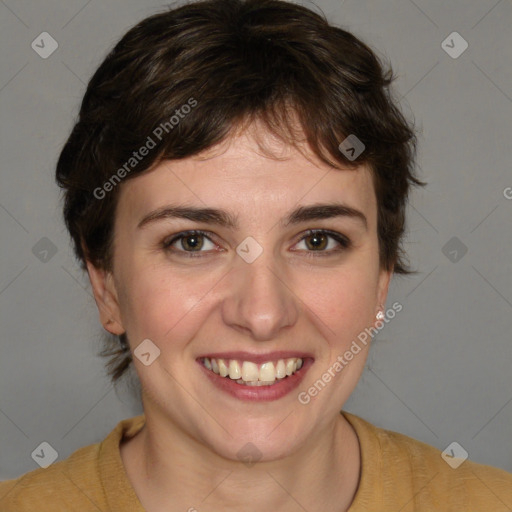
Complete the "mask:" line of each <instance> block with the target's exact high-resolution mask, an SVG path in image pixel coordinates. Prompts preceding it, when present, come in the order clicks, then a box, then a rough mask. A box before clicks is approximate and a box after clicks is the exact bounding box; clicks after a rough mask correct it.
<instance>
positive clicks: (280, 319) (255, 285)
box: [222, 251, 300, 341]
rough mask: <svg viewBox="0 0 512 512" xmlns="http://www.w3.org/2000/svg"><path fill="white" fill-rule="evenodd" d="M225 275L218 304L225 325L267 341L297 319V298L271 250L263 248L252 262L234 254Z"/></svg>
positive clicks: (298, 309)
mask: <svg viewBox="0 0 512 512" xmlns="http://www.w3.org/2000/svg"><path fill="white" fill-rule="evenodd" d="M228 279H229V281H228V283H227V289H228V293H227V296H226V297H225V299H224V301H223V305H222V317H223V320H224V322H225V323H226V325H229V326H230V327H231V328H233V329H236V330H237V331H239V332H241V333H244V334H246V335H248V336H250V337H251V338H252V339H254V340H256V341H268V340H272V339H276V338H278V337H279V336H280V334H281V330H283V329H285V328H290V327H292V326H293V325H295V323H296V322H297V319H298V316H299V311H300V306H299V302H300V301H299V299H298V297H296V295H295V294H294V293H293V291H292V283H291V279H290V278H289V277H288V276H287V274H286V269H283V268H282V267H280V266H279V264H278V262H277V261H276V260H275V258H274V255H273V254H272V251H263V253H262V254H261V255H260V256H259V257H258V258H257V259H256V260H255V261H253V262H252V263H247V262H246V261H244V260H243V259H242V258H238V259H237V261H236V263H235V268H233V269H232V271H231V272H230V273H229V277H228Z"/></svg>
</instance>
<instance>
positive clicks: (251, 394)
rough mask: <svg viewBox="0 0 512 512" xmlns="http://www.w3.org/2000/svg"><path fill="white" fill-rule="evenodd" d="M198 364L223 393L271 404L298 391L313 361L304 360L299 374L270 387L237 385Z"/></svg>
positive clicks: (240, 398) (241, 398)
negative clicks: (295, 390)
mask: <svg viewBox="0 0 512 512" xmlns="http://www.w3.org/2000/svg"><path fill="white" fill-rule="evenodd" d="M198 364H199V366H200V367H201V369H202V370H203V372H205V374H206V376H207V377H208V378H209V379H210V381H211V382H212V384H213V385H214V386H216V387H217V388H218V389H220V390H221V391H224V392H225V393H228V394H229V395H231V396H233V397H235V398H238V399H239V400H246V401H250V402H270V401H273V400H279V399H280V398H283V397H284V396H286V395H288V394H289V393H291V392H292V391H293V390H294V389H296V388H297V387H298V385H299V384H300V383H301V381H302V379H303V378H304V376H305V375H306V372H307V371H308V369H309V367H310V366H311V365H312V364H313V360H312V359H310V358H306V359H304V361H303V364H302V368H301V369H300V370H299V371H298V372H296V373H294V374H293V375H289V376H288V377H286V378H284V379H283V380H280V381H279V382H276V383H275V384H271V385H269V386H246V385H245V384H237V383H236V381H234V380H232V379H230V378H229V377H221V376H220V375H217V374H216V373H214V372H212V371H211V370H208V368H206V367H205V366H204V365H203V363H202V362H201V361H198Z"/></svg>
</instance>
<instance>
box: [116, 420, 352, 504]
mask: <svg viewBox="0 0 512 512" xmlns="http://www.w3.org/2000/svg"><path fill="white" fill-rule="evenodd" d="M151 412H154V411H151ZM148 416H149V418H151V420H150V421H148ZM121 457H122V459H123V463H124V465H125V468H126V471H127V474H128V478H129V480H130V481H131V483H132V485H133V487H134V489H135V492H136V494H137V496H138V497H139V500H140V501H141V503H142V505H143V506H144V508H145V509H146V510H147V511H148V512H157V511H159V510H166V511H173V510H180V511H183V510H191V511H193V510H195V508H197V510H201V508H205V507H206V508H208V510H209V511H212V512H217V511H219V512H220V511H223V512H226V511H231V510H233V511H235V510H240V509H243V510H246V511H250V512H252V511H254V512H260V511H261V510H272V509H274V510H280V511H283V512H288V511H290V512H291V511H296V510H301V509H302V510H304V509H305V510H308V511H309V512H315V511H324V510H326V509H330V510H336V511H344V510H347V509H348V508H349V506H350V504H351V503H352V501H353V498H354V496H355V493H356V490H357V486H358V482H359V473H360V454H359V443H358V439H357V435H356V434H355V432H354V430H353V428H352V426H351V425H350V424H349V423H348V422H347V420H346V419H345V418H344V417H343V416H342V415H341V414H339V415H337V417H336V418H334V419H333V421H332V422H331V423H329V424H328V425H327V426H326V427H325V428H323V430H322V431H321V432H317V433H316V434H315V435H314V436H310V438H308V442H307V445H303V446H301V448H300V449H299V450H298V451H296V452H295V453H293V454H291V455H290V456H288V457H285V458H282V459H280V460H275V461H269V462H257V463H254V464H251V463H244V462H241V461H233V460H228V459H226V458H224V457H221V456H219V455H218V454H216V453H214V452H213V451H212V450H211V449H210V448H209V447H207V446H205V445H204V444H201V443H199V442H198V441H197V440H196V439H194V438H192V437H191V436H190V435H188V434H187V433H185V432H183V430H181V429H180V428H179V427H177V426H176V425H174V424H172V423H171V422H170V420H169V419H166V418H164V417H162V416H159V415H158V413H155V414H149V415H148V414H146V425H145V426H144V428H143V429H142V430H141V431H140V432H139V433H138V434H137V435H136V436H135V437H134V438H132V439H131V440H129V441H128V442H127V443H126V444H125V445H123V446H122V447H121Z"/></svg>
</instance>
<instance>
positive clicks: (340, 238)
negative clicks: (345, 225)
mask: <svg viewBox="0 0 512 512" xmlns="http://www.w3.org/2000/svg"><path fill="white" fill-rule="evenodd" d="M318 233H320V234H324V235H326V236H328V237H331V238H332V239H333V240H335V241H336V242H338V244H339V245H340V246H341V247H340V248H337V249H330V250H328V251H302V250H295V251H292V252H305V253H306V254H307V255H308V256H313V257H315V256H320V257H322V256H329V255H332V254H338V253H340V252H342V251H346V250H348V249H350V248H351V247H352V245H353V244H352V240H351V239H350V238H349V237H347V236H346V235H344V234H342V233H339V232H337V231H331V230H329V229H325V228H314V229H307V230H306V231H303V232H302V233H300V234H299V235H297V236H298V239H297V241H296V242H295V243H294V244H293V245H297V244H298V243H299V242H301V241H302V240H304V239H305V238H307V237H308V236H312V235H315V234H318ZM191 235H203V236H204V237H205V238H207V239H208V240H210V241H211V242H212V243H215V244H216V242H215V238H216V236H215V235H214V234H213V233H211V232H209V231H204V230H201V229H189V230H186V231H181V232H179V233H176V234H174V235H171V236H170V237H167V238H166V239H164V241H163V242H162V247H163V249H164V250H167V251H171V252H175V253H181V254H185V255H187V256H186V257H192V258H194V257H203V256H205V255H207V254H208V253H210V252H211V251H184V250H174V251H173V250H171V249H170V247H171V245H173V244H174V243H175V242H176V241H178V240H180V239H183V238H186V237H187V236H191ZM217 245H218V244H217ZM217 252H218V251H217Z"/></svg>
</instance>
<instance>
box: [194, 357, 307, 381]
mask: <svg viewBox="0 0 512 512" xmlns="http://www.w3.org/2000/svg"><path fill="white" fill-rule="evenodd" d="M203 363H204V365H205V366H206V368H208V369H209V370H212V371H213V372H215V373H216V374H217V375H220V376H221V377H229V378H230V379H233V380H239V379H242V380H243V381H244V382H256V381H261V382H274V381H275V380H276V379H284V378H285V377H286V376H289V375H292V374H293V373H295V372H296V371H297V370H300V369H301V368H302V363H303V361H302V359H301V358H300V357H291V358H289V359H279V360H278V361H275V362H273V361H268V362H266V363H263V364H261V365H259V366H258V365H257V364H256V363H253V362H252V361H237V360H236V359H214V358H209V357H205V358H203Z"/></svg>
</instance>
